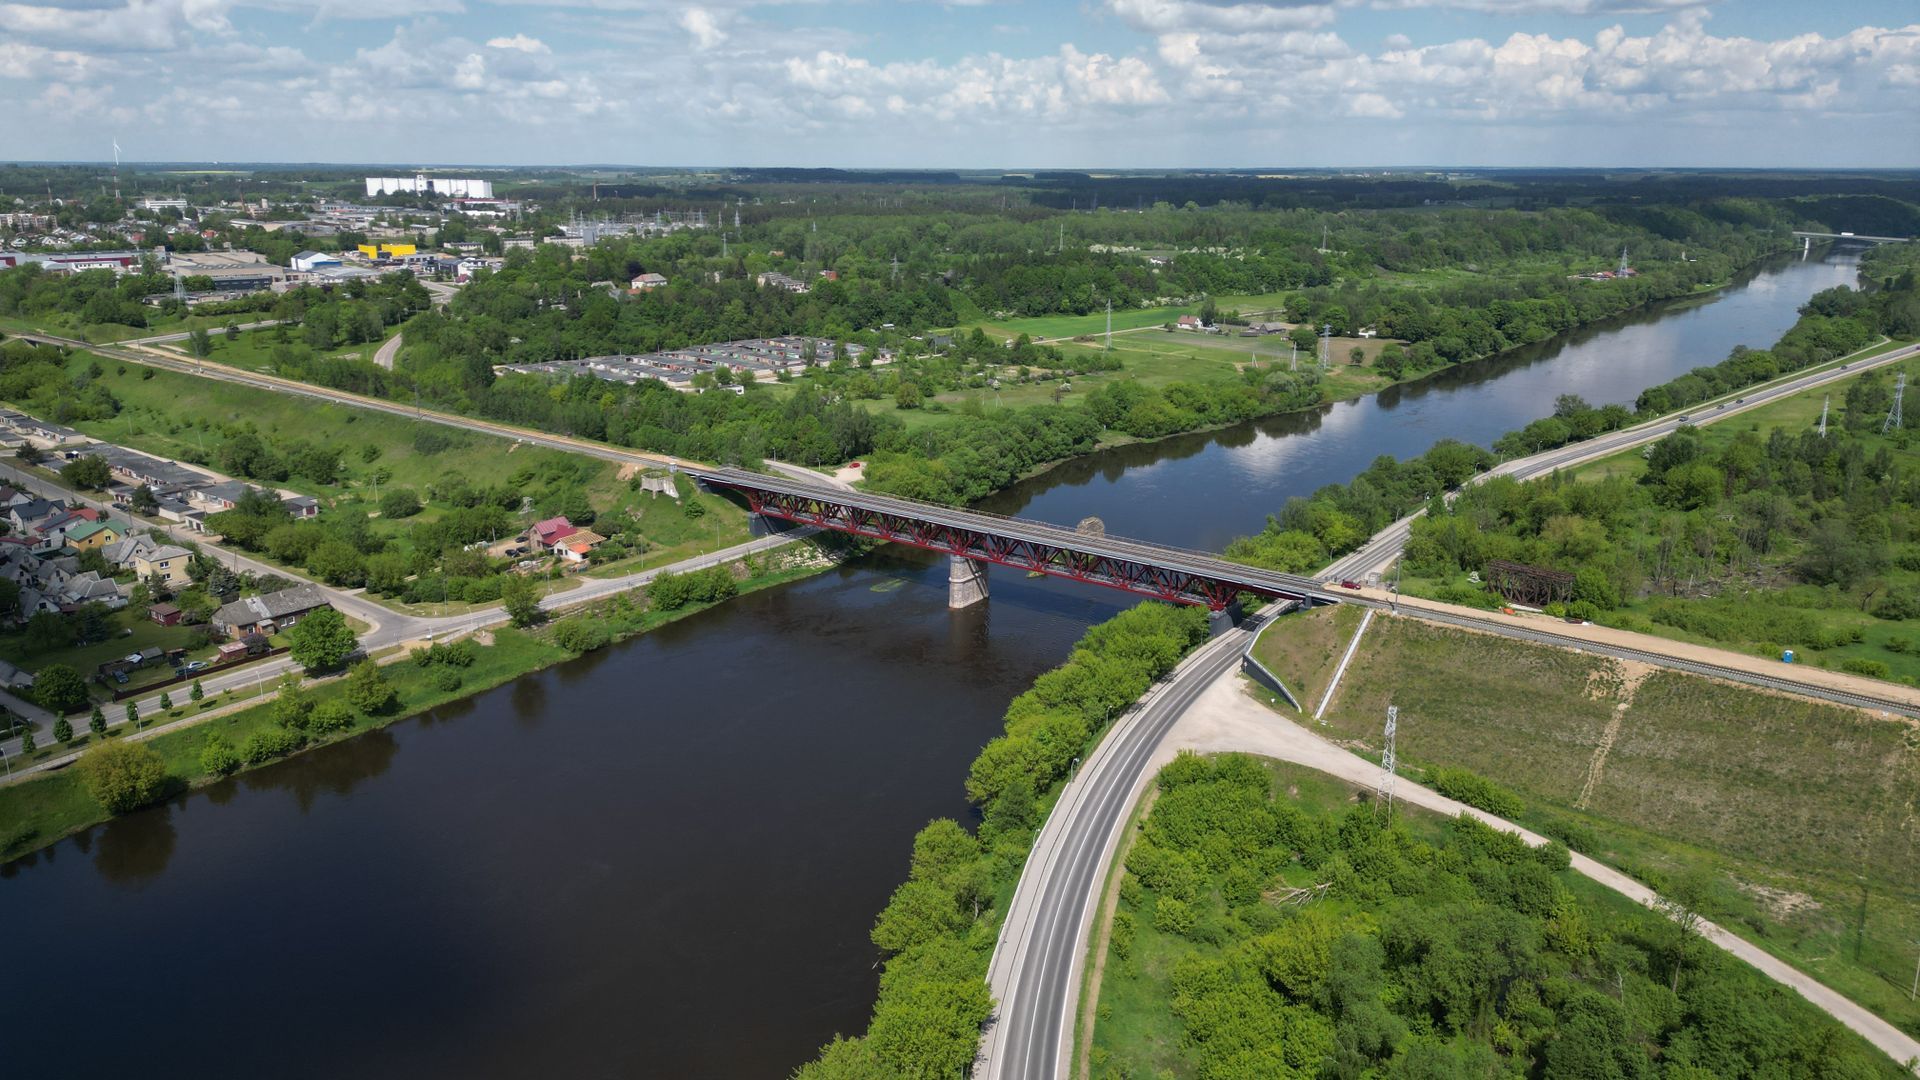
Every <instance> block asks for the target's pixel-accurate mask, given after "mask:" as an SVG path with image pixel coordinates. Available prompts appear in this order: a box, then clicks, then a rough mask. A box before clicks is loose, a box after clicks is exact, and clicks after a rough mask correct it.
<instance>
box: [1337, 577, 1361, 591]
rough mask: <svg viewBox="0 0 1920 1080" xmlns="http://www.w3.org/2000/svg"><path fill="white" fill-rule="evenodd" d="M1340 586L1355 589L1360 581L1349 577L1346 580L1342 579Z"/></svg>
mask: <svg viewBox="0 0 1920 1080" xmlns="http://www.w3.org/2000/svg"><path fill="white" fill-rule="evenodd" d="M1340 587H1341V588H1343V589H1357V588H1359V587H1360V583H1359V582H1357V581H1353V580H1351V579H1349V580H1346V581H1342V582H1341V583H1340Z"/></svg>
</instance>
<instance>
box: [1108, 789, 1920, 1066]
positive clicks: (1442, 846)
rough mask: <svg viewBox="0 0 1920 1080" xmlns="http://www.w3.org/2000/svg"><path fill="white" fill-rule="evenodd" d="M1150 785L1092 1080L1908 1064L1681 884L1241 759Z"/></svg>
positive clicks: (1120, 916)
mask: <svg viewBox="0 0 1920 1080" xmlns="http://www.w3.org/2000/svg"><path fill="white" fill-rule="evenodd" d="M1156 786H1157V789H1158V799H1157V800H1156V801H1155V802H1154V803H1153V806H1152V809H1151V811H1150V812H1149V813H1148V814H1147V816H1146V819H1145V821H1144V822H1143V823H1142V825H1141V827H1140V831H1139V835H1138V837H1137V838H1136V839H1135V840H1134V842H1133V847H1132V850H1131V851H1130V852H1129V853H1128V854H1127V856H1126V871H1125V875H1124V876H1123V877H1122V879H1121V882H1120V890H1119V892H1120V902H1119V910H1118V911H1117V912H1116V913H1115V914H1114V916H1113V924H1112V932H1111V939H1110V942H1109V944H1108V946H1107V962H1106V968H1105V974H1104V977H1103V980H1102V985H1101V995H1100V1003H1099V1007H1098V1018H1097V1021H1096V1023H1095V1027H1094V1044H1093V1049H1092V1053H1091V1060H1090V1062H1089V1064H1090V1066H1091V1074H1092V1076H1093V1077H1094V1078H1095V1080H1109V1078H1114V1080H1118V1078H1131V1077H1148V1076H1169V1075H1175V1076H1196V1077H1206V1078H1208V1080H1238V1078H1242V1077H1244V1078H1247V1080H1254V1078H1259V1080H1288V1078H1295V1077H1298V1078H1302V1080H1305V1078H1310V1077H1355V1078H1358V1077H1416V1076H1418V1077H1467V1076H1473V1077H1516V1078H1518V1077H1529V1076H1549V1077H1576V1076H1578V1077H1618V1078H1630V1077H1647V1078H1651V1077H1656V1076H1658V1077H1666V1078H1671V1080H1707V1078H1709V1077H1714V1078H1718V1077H1734V1076H1782V1077H1785V1076H1794V1077H1813V1076H1819V1077H1833V1078H1840V1077H1846V1078H1859V1080H1865V1078H1869V1077H1884V1078H1888V1080H1892V1078H1894V1077H1899V1076H1902V1075H1905V1073H1904V1072H1903V1070H1902V1069H1901V1068H1900V1067H1899V1066H1897V1065H1895V1064H1894V1063H1893V1062H1891V1061H1889V1060H1887V1059H1886V1058H1885V1057H1884V1056H1883V1055H1881V1054H1880V1053H1879V1052H1878V1051H1877V1050H1874V1049H1873V1048H1871V1047H1870V1046H1868V1045H1867V1044H1866V1043H1865V1042H1863V1041H1862V1040H1860V1039H1859V1038H1858V1037H1857V1036H1855V1035H1854V1034H1853V1033H1852V1032H1849V1031H1847V1030H1845V1029H1844V1028H1842V1027H1841V1026H1840V1025H1839V1023H1838V1022H1836V1021H1834V1020H1833V1019H1831V1018H1829V1017H1827V1016H1825V1015H1823V1014H1821V1013H1819V1012H1818V1011H1817V1010H1815V1009H1814V1008H1813V1006H1811V1005H1809V1004H1807V1003H1806V1002H1805V1001H1802V1000H1801V999H1800V998H1799V997H1797V996H1796V995H1794V994H1793V993H1792V992H1791V991H1789V990H1786V989H1785V988H1783V987H1780V986H1779V985H1777V984H1774V983H1772V982H1771V981H1770V980H1768V979H1766V978H1765V977H1764V976H1762V975H1760V974H1759V973H1758V972H1756V971H1754V970H1753V969H1752V968H1750V967H1748V966H1746V965H1745V964H1742V963H1740V962H1738V961H1736V960H1733V959H1731V958H1730V957H1727V956H1726V955H1725V954H1723V953H1722V952H1721V951H1720V950H1718V949H1716V948H1714V947H1713V946H1711V945H1710V944H1707V943H1705V942H1704V941H1702V940H1701V939H1700V937H1699V934H1698V932H1697V924H1698V917H1697V915H1696V914H1695V910H1696V909H1695V908H1694V906H1693V903H1692V894H1691V893H1690V892H1689V891H1688V890H1686V889H1684V888H1682V889H1676V890H1675V891H1674V892H1672V893H1671V894H1670V895H1671V897H1672V899H1671V900H1670V901H1669V903H1668V905H1667V910H1665V911H1662V912H1652V911H1647V910H1645V909H1642V908H1639V907H1637V906H1636V905H1634V904H1633V903H1632V902H1631V901H1628V900H1626V899H1624V898H1622V897H1619V896H1617V895H1615V894H1613V893H1611V892H1608V891H1607V890H1605V889H1604V888H1602V887H1601V886H1599V885H1597V884H1595V883H1592V882H1590V881H1587V880H1586V879H1585V878H1583V877H1581V876H1579V875H1577V874H1575V873H1573V872H1571V871H1570V870H1568V853H1567V849H1566V848H1565V847H1563V846H1561V845H1559V844H1550V845H1548V846H1546V847H1542V848H1530V847H1529V846H1528V845H1527V844H1526V843H1525V842H1523V841H1522V840H1520V839H1519V838H1518V837H1516V836H1514V835H1512V834H1510V833H1503V832H1499V831H1496V830H1495V829H1493V828H1491V827H1489V826H1487V825H1485V824H1482V823H1480V822H1479V821H1477V820H1475V819H1473V818H1471V817H1467V816H1465V815H1462V816H1461V817H1459V818H1456V819H1451V820H1449V819H1444V818H1439V817H1437V816H1434V815H1429V814H1426V813H1424V812H1422V811H1418V810H1409V809H1406V808H1404V807H1401V808H1396V810H1395V812H1394V814H1393V817H1392V821H1391V824H1389V823H1388V819H1387V817H1386V815H1385V814H1383V813H1382V812H1381V810H1380V809H1379V808H1378V807H1376V806H1374V805H1372V804H1371V803H1370V802H1368V801H1366V800H1364V799H1356V797H1355V794H1354V793H1353V792H1352V790H1351V789H1349V788H1348V787H1347V786H1346V785H1345V784H1343V783H1340V782H1338V781H1334V780H1332V779H1331V778H1329V777H1325V776H1323V775H1321V774H1317V773H1313V772H1311V771H1309V770H1305V769H1298V768H1294V767H1291V766H1279V765H1274V766H1266V765H1263V764H1262V763H1261V762H1259V761H1257V760H1256V759H1253V758H1250V757H1246V756H1244V755H1237V754H1228V755H1224V756H1221V757H1219V758H1216V759H1211V760H1209V759H1204V758H1199V757H1195V756H1193V755H1191V754H1183V755H1182V756H1181V757H1179V758H1178V759H1176V760H1175V761H1174V762H1173V763H1171V764H1169V765H1168V766H1167V767H1166V768H1165V769H1163V770H1162V771H1161V773H1160V775H1159V777H1158V779H1157V781H1156ZM1667 915H1674V916H1678V917H1677V918H1667V917H1664V916H1667Z"/></svg>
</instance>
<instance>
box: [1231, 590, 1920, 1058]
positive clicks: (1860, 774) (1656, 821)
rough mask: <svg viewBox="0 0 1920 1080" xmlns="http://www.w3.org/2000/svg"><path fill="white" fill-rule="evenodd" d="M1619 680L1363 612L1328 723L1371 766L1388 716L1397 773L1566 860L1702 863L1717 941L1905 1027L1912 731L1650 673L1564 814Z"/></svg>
mask: <svg viewBox="0 0 1920 1080" xmlns="http://www.w3.org/2000/svg"><path fill="white" fill-rule="evenodd" d="M1309 629H1310V628H1309ZM1288 633H1289V629H1288V627H1287V625H1286V624H1285V623H1284V622H1283V624H1282V626H1278V627H1276V628H1275V629H1274V630H1272V631H1269V637H1272V638H1274V639H1275V640H1274V641H1273V642H1272V643H1268V642H1264V641H1263V646H1266V647H1269V648H1276V649H1277V648H1283V647H1285V643H1286V642H1287V641H1288V640H1289V639H1288V636H1287V635H1288ZM1300 648H1301V650H1302V651H1309V649H1310V647H1309V646H1307V645H1302V646H1301V647H1300ZM1627 681H1628V680H1626V679H1624V678H1623V672H1622V671H1621V669H1620V668H1618V667H1616V666H1615V665H1614V664H1613V662H1611V661H1608V660H1604V659H1602V658H1597V657H1593V656H1589V655H1586V654H1580V653H1572V652H1565V651H1561V650H1556V649H1548V648H1539V647H1533V646H1528V645H1523V644H1520V643H1518V642H1511V641H1507V640H1504V639H1500V638H1494V637H1491V636H1488V635H1481V634H1472V633H1468V632H1466V631H1461V630H1452V629H1444V628H1439V627H1434V626H1430V625H1428V624H1424V623H1419V622H1416V621H1414V620H1408V619H1395V618H1377V619H1375V621H1374V626H1373V628H1372V629H1371V630H1369V631H1368V634H1367V638H1366V640H1365V641H1364V642H1363V643H1362V645H1361V649H1360V651H1359V653H1358V654H1356V656H1355V658H1354V663H1353V667H1352V668H1350V669H1349V671H1348V673H1347V679H1346V680H1345V682H1344V683H1343V690H1342V692H1341V694H1340V697H1339V699H1338V700H1337V701H1336V702H1335V703H1334V705H1333V706H1332V707H1331V708H1329V709H1328V711H1327V714H1326V717H1325V719H1326V721H1327V724H1328V727H1329V728H1330V731H1329V734H1330V735H1331V736H1332V737H1334V738H1336V739H1339V740H1341V741H1343V742H1344V743H1345V744H1347V745H1350V746H1352V747H1354V748H1355V749H1356V750H1357V751H1358V752H1362V753H1366V754H1369V755H1371V754H1373V753H1374V752H1376V751H1377V750H1378V748H1379V743H1380V729H1381V724H1382V718H1383V717H1384V715H1385V709H1386V706H1387V705H1388V704H1389V703H1392V704H1396V705H1398V706H1399V708H1400V724H1399V735H1398V739H1397V745H1396V749H1397V750H1398V752H1399V754H1400V757H1401V759H1402V760H1403V761H1405V762H1406V763H1408V764H1409V765H1411V766H1415V767H1419V766H1431V765H1436V764H1449V765H1461V766H1465V767H1466V768H1469V769H1471V770H1473V771H1474V772H1477V773H1479V774H1481V775H1483V776H1486V777H1489V778H1491V779H1494V780H1496V781H1497V782H1499V783H1501V784H1504V785H1506V786H1508V787H1511V788H1513V789H1515V790H1516V791H1518V792H1519V793H1520V794H1521V795H1523V796H1524V797H1525V798H1526V800H1527V802H1528V813H1527V815H1525V816H1524V818H1523V821H1524V822H1525V823H1526V824H1529V825H1531V826H1533V827H1536V828H1539V829H1541V830H1542V831H1545V832H1549V833H1553V834H1555V835H1565V834H1567V833H1569V831H1575V832H1577V831H1580V830H1584V832H1585V834H1586V840H1585V841H1584V842H1581V843H1578V844H1576V845H1575V846H1576V847H1579V848H1580V849H1581V850H1583V851H1585V852H1586V853H1587V854H1589V855H1592V856H1594V857H1595V858H1598V859H1600V860H1602V861H1604V862H1607V863H1609V864H1612V865H1614V866H1617V867H1619V868H1621V869H1622V870H1625V871H1627V872H1629V873H1632V874H1634V875H1635V876H1636V877H1639V878H1641V879H1642V880H1645V881H1649V882H1650V883H1654V884H1657V883H1658V881H1659V880H1660V879H1662V878H1663V877H1665V876H1667V875H1670V874H1673V873H1675V872H1677V871H1680V870H1682V869H1684V868H1687V867H1690V866H1697V865H1715V866H1718V867H1719V868H1720V869H1721V870H1723V871H1724V872H1725V877H1723V878H1722V879H1721V888H1720V889H1719V891H1718V895H1717V897H1716V900H1717V902H1718V910H1717V912H1716V914H1717V915H1718V916H1719V917H1721V918H1722V920H1723V921H1724V922H1725V923H1726V924H1727V925H1729V927H1730V928H1732V929H1734V930H1736V931H1738V932H1740V933H1742V934H1743V935H1745V936H1747V937H1748V938H1750V939H1752V940H1753V941H1755V942H1756V943H1757V944H1759V945H1761V946H1762V947H1764V948H1766V949H1768V950H1769V951H1772V952H1774V953H1775V954H1777V955H1779V956H1780V957H1781V958H1783V959H1785V960H1787V961H1788V962H1790V963H1792V964H1794V965H1795V966H1796V967H1799V968H1801V969H1802V970H1805V971H1807V972H1808V973H1810V974H1812V975H1814V976H1815V977H1817V978H1819V979H1821V980H1822V981H1823V982H1825V983H1827V985H1829V986H1831V987H1833V988H1834V989H1836V990H1838V991H1840V992H1841V993H1843V994H1845V995H1847V996H1848V997H1850V998H1853V999H1854V1000H1855V1001H1858V1002H1860V1003H1861V1004H1862V1005H1865V1006H1867V1007H1868V1008H1871V1009H1873V1010H1874V1011H1875V1012H1877V1013H1879V1014H1880V1015H1882V1016H1884V1017H1886V1018H1887V1019H1889V1020H1891V1021H1893V1022H1894V1023H1896V1024H1898V1025H1900V1026H1902V1027H1903V1028H1905V1029H1906V1030H1908V1031H1915V1032H1920V1005H1915V1004H1914V1003H1912V1002H1910V1001H1908V999H1907V995H1906V989H1907V984H1908V983H1907V981H1908V980H1910V979H1911V978H1912V974H1913V961H1914V952H1913V945H1912V942H1913V941H1914V940H1915V939H1916V938H1920V886H1917V885H1916V882H1915V880H1914V878H1913V867H1914V866H1915V865H1920V822H1917V821H1916V820H1915V818H1914V807H1915V804H1916V801H1917V800H1920V729H1917V728H1916V727H1915V726H1913V725H1912V724H1909V723H1907V722H1905V721H1903V720H1898V719H1884V718H1879V717H1873V716H1868V715H1866V714H1863V713H1860V712H1858V711H1856V710H1850V709H1842V708H1839V707H1835V706H1827V705H1820V704H1815V703H1813V702H1809V701H1803V700H1800V699H1792V698H1783V697H1780V696H1776V695H1771V694H1766V693H1763V692H1760V691H1756V690H1749V689H1746V688H1742V687H1734V686H1727V685H1722V684H1719V683H1714V682H1710V681H1708V680H1704V679H1697V678H1693V677H1691V676H1685V675H1680V674H1676V673H1670V672H1654V673H1652V674H1651V675H1650V676H1649V677H1647V678H1646V680H1645V682H1644V683H1642V684H1641V685H1639V686H1638V688H1637V690H1635V691H1634V692H1633V695H1632V698H1631V701H1630V703H1629V704H1628V707H1627V708H1626V709H1625V710H1623V711H1620V712H1619V716H1620V719H1621V723H1620V725H1619V727H1618V729H1617V732H1616V738H1615V739H1614V741H1613V743H1612V746H1611V748H1610V750H1609V752H1608V753H1607V755H1606V757H1605V759H1604V769H1603V770H1602V772H1601V775H1600V778H1599V780H1598V781H1597V782H1596V783H1595V784H1594V786H1593V790H1592V794H1591V797H1590V802H1589V804H1588V806H1587V808H1586V809H1585V810H1575V809H1573V807H1574V803H1575V802H1576V800H1577V799H1578V797H1579V795H1580V793H1581V790H1582V788H1583V787H1584V786H1585V784H1586V779H1587V775H1588V770H1589V768H1590V766H1591V765H1592V763H1593V760H1594V757H1595V753H1594V752H1595V750H1596V748H1597V747H1598V746H1599V745H1600V743H1601V741H1602V738H1603V736H1604V734H1605V730H1606V727H1607V721H1608V718H1609V717H1610V716H1612V715H1613V714H1614V713H1615V711H1616V709H1617V707H1618V706H1619V705H1620V704H1622V702H1623V700H1624V699H1623V697H1622V694H1623V691H1624V689H1625V683H1626V682H1627Z"/></svg>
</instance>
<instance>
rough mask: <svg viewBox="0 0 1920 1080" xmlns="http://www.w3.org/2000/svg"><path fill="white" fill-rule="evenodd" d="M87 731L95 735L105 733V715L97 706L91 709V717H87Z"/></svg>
mask: <svg viewBox="0 0 1920 1080" xmlns="http://www.w3.org/2000/svg"><path fill="white" fill-rule="evenodd" d="M87 730H88V731H91V732H93V733H94V734H95V735H105V734H106V733H107V714H106V713H104V712H102V711H101V709H100V706H98V705H95V706H94V707H93V715H91V716H89V717H87Z"/></svg>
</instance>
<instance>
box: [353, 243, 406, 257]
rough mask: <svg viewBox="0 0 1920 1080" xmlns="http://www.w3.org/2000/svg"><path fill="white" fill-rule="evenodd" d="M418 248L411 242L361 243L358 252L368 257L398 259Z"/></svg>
mask: <svg viewBox="0 0 1920 1080" xmlns="http://www.w3.org/2000/svg"><path fill="white" fill-rule="evenodd" d="M419 250H420V249H419V248H417V247H415V246H414V245H412V244H361V245H360V254H362V255H365V256H366V257H367V258H369V259H398V258H401V257H403V256H407V255H413V254H415V253H417V252H418V251H419Z"/></svg>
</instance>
